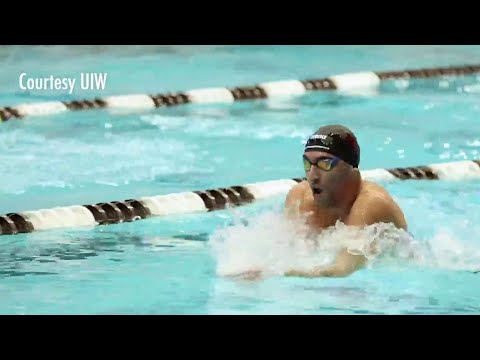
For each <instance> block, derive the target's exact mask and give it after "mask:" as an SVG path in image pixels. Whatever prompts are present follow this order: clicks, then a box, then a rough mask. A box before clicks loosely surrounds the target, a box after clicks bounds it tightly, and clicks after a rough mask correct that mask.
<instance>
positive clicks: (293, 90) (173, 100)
mask: <svg viewBox="0 0 480 360" xmlns="http://www.w3.org/2000/svg"><path fill="white" fill-rule="evenodd" d="M477 72H480V65H463V66H450V67H435V68H426V69H416V70H401V71H384V72H373V71H367V72H356V73H345V74H337V75H332V76H329V77H326V78H322V79H312V80H280V81H271V82H263V83H259V84H256V85H251V86H240V87H234V88H222V87H219V88H201V89H193V90H188V91H184V92H177V93H164V94H155V95H152V94H130V95H118V96H107V97H103V98H98V97H97V98H94V99H83V100H72V101H50V102H37V103H22V104H18V105H15V106H5V107H0V120H1V121H8V120H11V119H23V118H26V117H33V116H46V115H54V114H59V113H63V112H67V111H79V110H91V109H104V108H108V109H114V110H136V111H143V110H151V109H154V108H160V107H168V106H177V105H182V104H188V103H198V104H205V103H212V104H213V103H233V102H236V101H243V100H257V99H266V98H276V97H285V96H301V95H303V94H305V93H307V92H310V91H326V90H329V91H339V92H351V91H353V92H355V91H363V90H375V89H377V88H378V87H379V86H380V83H381V82H382V81H387V80H395V79H410V78H433V77H441V76H464V75H469V74H474V73H477Z"/></svg>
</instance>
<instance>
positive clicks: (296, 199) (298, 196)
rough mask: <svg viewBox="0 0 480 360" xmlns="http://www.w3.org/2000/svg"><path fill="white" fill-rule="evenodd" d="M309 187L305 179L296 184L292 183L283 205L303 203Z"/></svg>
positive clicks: (289, 205)
mask: <svg viewBox="0 0 480 360" xmlns="http://www.w3.org/2000/svg"><path fill="white" fill-rule="evenodd" d="M309 189H310V187H309V185H308V182H307V181H305V180H304V181H302V182H300V183H298V184H296V185H294V186H293V187H292V188H291V189H290V190H289V192H288V193H287V196H286V199H285V206H286V207H291V206H300V205H302V204H303V203H304V200H305V195H306V194H307V191H308V190H309Z"/></svg>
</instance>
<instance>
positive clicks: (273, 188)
mask: <svg viewBox="0 0 480 360" xmlns="http://www.w3.org/2000/svg"><path fill="white" fill-rule="evenodd" d="M360 171H361V174H362V177H363V179H365V180H370V181H376V182H394V181H404V180H436V181H441V180H444V181H468V180H472V179H480V160H464V161H454V162H446V163H438V164H430V165H421V166H413V167H406V168H391V169H372V170H360ZM302 181H304V179H303V178H292V179H279V180H270V181H264V182H256V183H251V184H246V185H241V186H229V187H224V188H216V189H207V190H201V191H189V192H179V193H171V194H165V195H156V196H145V197H141V198H138V199H127V200H123V201H111V202H103V203H97V204H91V205H74V206H67V207H55V208H50V209H40V210H34V211H23V212H19V213H7V214H5V215H1V216H0V235H13V234H19V233H30V232H33V231H39V230H48V229H55V228H77V227H82V226H97V225H110V224H118V223H123V222H132V221H136V220H141V219H146V218H149V217H155V216H168V215H178V214H191V213H202V212H210V211H216V210H224V209H227V208H230V207H236V206H241V205H246V204H249V203H252V202H255V201H258V200H261V199H266V198H271V197H274V196H279V195H285V194H286V193H287V192H288V191H289V190H290V189H291V188H292V187H293V186H295V185H296V184H298V183H300V182H302Z"/></svg>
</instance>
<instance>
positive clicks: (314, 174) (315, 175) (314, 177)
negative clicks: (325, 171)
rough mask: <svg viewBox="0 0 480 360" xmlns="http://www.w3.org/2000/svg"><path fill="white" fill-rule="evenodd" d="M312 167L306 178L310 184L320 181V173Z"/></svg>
mask: <svg viewBox="0 0 480 360" xmlns="http://www.w3.org/2000/svg"><path fill="white" fill-rule="evenodd" d="M312 169H313V167H312ZM312 169H310V170H309V172H308V174H307V179H308V181H309V182H310V184H311V185H317V184H319V183H320V175H319V174H318V173H317V172H316V171H315V170H312Z"/></svg>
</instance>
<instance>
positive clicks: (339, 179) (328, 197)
mask: <svg viewBox="0 0 480 360" xmlns="http://www.w3.org/2000/svg"><path fill="white" fill-rule="evenodd" d="M303 155H304V164H305V165H306V167H305V175H306V177H307V181H308V183H309V185H310V189H311V190H312V194H313V198H314V201H315V204H316V205H318V206H321V207H332V206H335V205H336V204H337V203H338V202H339V201H340V200H341V197H342V194H344V193H345V192H344V188H345V186H346V183H347V180H348V178H349V174H350V172H351V171H352V166H351V165H349V164H348V163H346V162H344V161H343V160H341V159H338V158H336V157H335V156H333V155H331V154H329V153H326V152H322V151H309V152H306V153H304V154H303ZM318 161H320V163H319V165H320V167H319V166H316V165H311V166H308V162H311V163H314V164H315V163H317V162H318ZM330 164H331V166H326V165H330Z"/></svg>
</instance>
